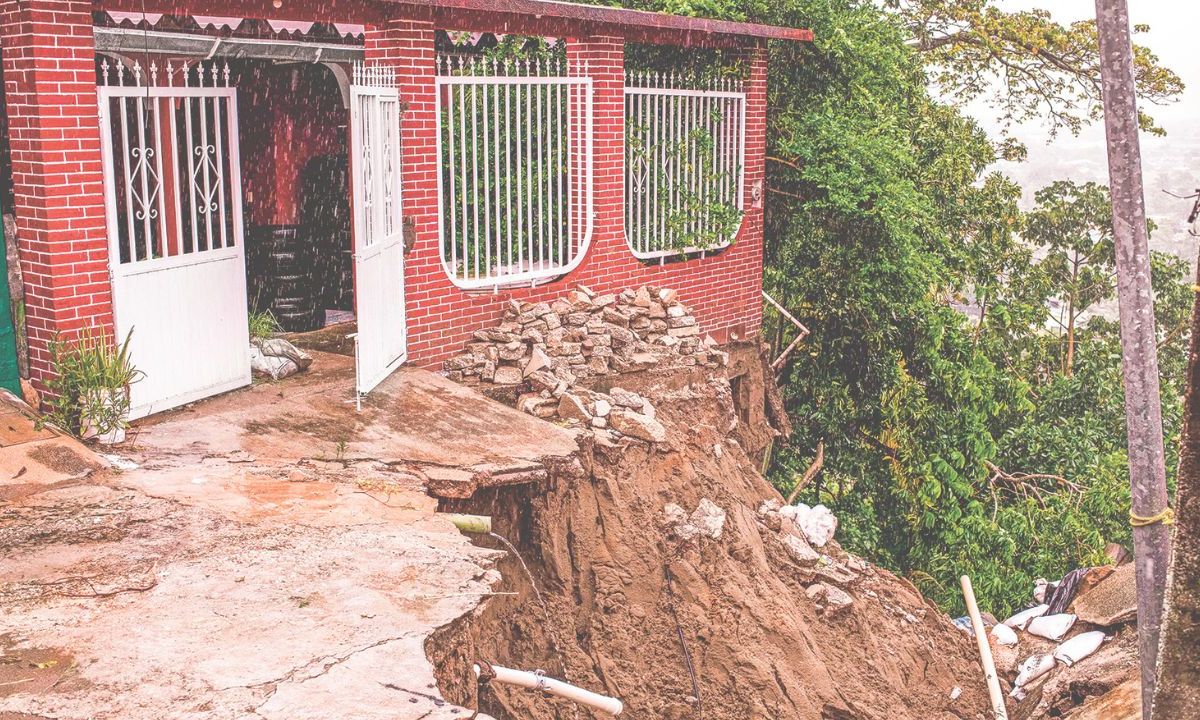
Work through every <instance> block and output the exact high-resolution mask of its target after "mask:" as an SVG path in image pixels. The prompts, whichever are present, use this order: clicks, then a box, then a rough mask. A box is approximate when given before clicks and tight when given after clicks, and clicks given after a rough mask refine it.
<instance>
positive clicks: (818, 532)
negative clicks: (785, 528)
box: [779, 503, 838, 547]
mask: <svg viewBox="0 0 1200 720" xmlns="http://www.w3.org/2000/svg"><path fill="white" fill-rule="evenodd" d="M779 514H780V515H782V516H783V517H785V518H787V519H789V520H791V521H792V522H794V523H796V527H798V528H800V532H802V533H804V537H806V538H808V542H810V543H811V544H812V545H813V547H825V543H827V542H829V541H830V540H832V539H833V534H834V533H835V532H837V524H838V521H837V517H836V516H835V515H834V514H833V512H832V511H830V509H829V508H827V507H825V506H824V505H816V506H814V507H809V506H808V505H805V504H804V503H798V504H796V505H784V506H783V507H782V508H780V509H779Z"/></svg>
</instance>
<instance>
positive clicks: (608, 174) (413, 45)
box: [367, 21, 767, 367]
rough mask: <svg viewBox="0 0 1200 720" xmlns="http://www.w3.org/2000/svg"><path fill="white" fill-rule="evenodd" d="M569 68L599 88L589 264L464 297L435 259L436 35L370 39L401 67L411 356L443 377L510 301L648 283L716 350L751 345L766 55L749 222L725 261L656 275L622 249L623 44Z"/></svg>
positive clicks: (669, 267)
mask: <svg viewBox="0 0 1200 720" xmlns="http://www.w3.org/2000/svg"><path fill="white" fill-rule="evenodd" d="M567 54H568V62H569V63H571V67H572V68H574V69H575V72H578V71H579V70H578V69H579V68H581V67H583V63H584V62H585V61H586V64H587V65H586V66H587V68H588V74H589V75H590V76H591V77H592V79H593V85H594V100H593V101H594V115H593V122H594V185H595V193H594V204H595V213H596V214H595V225H594V230H593V235H592V241H591V245H590V247H589V250H588V254H587V256H586V258H585V259H584V260H583V262H582V263H581V264H580V266H579V267H578V268H577V269H576V270H575V271H574V272H572V273H570V274H569V275H568V276H566V277H564V278H562V279H560V280H558V281H555V282H552V283H548V284H545V285H540V286H538V287H534V288H528V287H526V288H513V289H503V288H502V289H501V290H500V291H499V292H494V291H491V290H488V291H472V292H464V291H463V290H460V289H459V288H457V287H455V286H454V284H453V283H452V282H451V281H450V279H449V278H448V277H447V276H446V273H445V272H444V270H443V268H442V265H441V259H440V253H439V249H438V225H437V213H438V199H437V170H438V169H437V165H436V147H437V146H436V143H437V118H436V115H435V104H434V100H435V97H434V86H433V73H434V65H433V63H434V27H433V25H432V24H430V23H423V22H419V21H392V22H389V23H386V24H385V25H382V26H379V27H375V28H371V29H369V30H368V33H367V58H368V59H369V60H375V61H382V62H387V63H389V64H392V65H394V66H395V67H396V72H397V76H398V80H399V86H400V95H401V100H403V101H404V102H405V103H406V104H407V106H408V111H407V113H406V115H405V117H404V120H403V139H404V156H403V157H404V169H403V172H404V213H405V217H406V218H407V221H408V222H412V223H413V224H414V230H415V243H414V245H413V248H412V251H411V252H410V253H409V255H408V256H407V259H406V263H407V265H406V271H405V279H406V290H407V295H406V310H407V314H408V349H409V357H410V360H411V361H412V362H414V363H416V364H419V365H422V366H427V367H436V366H438V365H440V363H441V362H442V361H443V360H444V359H446V358H447V357H449V356H450V355H452V354H454V353H456V352H457V351H459V350H461V348H462V346H463V343H465V342H466V341H467V340H468V339H469V338H470V336H471V333H473V332H474V331H476V330H479V329H482V328H485V327H489V326H491V325H494V324H495V323H496V322H498V320H499V317H500V313H501V311H502V308H503V307H504V305H505V303H506V301H507V300H509V299H510V298H515V299H518V300H543V299H549V298H554V297H558V296H560V295H562V294H563V293H565V292H566V291H567V290H568V289H569V288H572V287H575V286H576V285H579V284H583V285H587V286H588V287H590V288H591V289H593V290H596V291H597V292H608V291H614V290H620V289H623V288H626V287H637V286H640V285H645V284H650V285H658V286H662V287H671V288H675V289H677V290H678V291H679V293H680V296H681V298H682V299H683V300H684V302H686V303H687V304H688V305H689V306H691V307H692V309H693V311H694V312H695V314H696V317H697V319H698V320H699V322H700V324H701V326H702V327H703V328H704V329H705V331H707V332H709V333H711V334H712V335H713V336H714V337H715V338H716V339H717V340H719V341H725V340H727V339H730V338H732V337H746V336H747V335H749V334H751V333H753V332H756V331H757V330H758V328H759V326H760V324H761V321H762V299H761V294H760V293H761V289H762V227H763V223H762V220H763V217H762V203H761V201H760V200H759V199H757V197H758V194H759V193H760V192H761V183H762V179H763V164H764V160H765V158H764V156H765V150H766V145H765V140H766V76H767V75H766V74H767V65H766V51H765V49H759V48H755V49H751V50H748V51H746V55H747V57H746V60H747V61H748V65H749V68H750V76H749V82H748V84H747V92H748V96H749V97H748V104H747V120H746V135H747V137H746V183H745V188H746V190H745V191H746V193H747V197H746V198H745V207H746V208H747V210H746V213H745V219H744V221H743V223H742V228H741V231H740V232H739V234H738V238H737V241H736V242H735V243H734V245H733V246H732V247H731V248H729V249H728V250H725V251H724V252H721V253H719V254H717V255H713V256H709V257H705V258H698V257H697V258H693V259H690V260H686V261H674V262H667V263H665V264H648V263H644V262H641V261H639V260H637V259H636V258H634V257H633V255H632V254H631V252H630V250H629V246H628V245H627V243H626V241H625V213H624V197H625V169H624V153H625V148H624V138H625V127H624V122H625V120H624V102H625V96H624V43H623V41H622V40H621V39H620V38H615V37H589V38H582V39H576V40H570V41H568V45H567Z"/></svg>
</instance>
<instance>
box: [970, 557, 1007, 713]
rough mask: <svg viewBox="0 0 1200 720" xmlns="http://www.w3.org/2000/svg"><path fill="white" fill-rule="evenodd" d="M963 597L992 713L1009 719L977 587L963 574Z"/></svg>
mask: <svg viewBox="0 0 1200 720" xmlns="http://www.w3.org/2000/svg"><path fill="white" fill-rule="evenodd" d="M961 582H962V591H963V599H964V600H966V603H967V615H969V616H970V618H971V628H972V629H973V630H974V631H975V644H976V645H977V646H978V647H979V661H980V663H982V664H983V677H984V679H985V680H986V681H987V689H988V697H989V698H990V699H991V701H992V714H993V717H994V718H995V720H1008V708H1007V707H1005V705H1004V695H1003V693H1001V692H1000V678H999V677H998V676H997V675H996V662H995V661H994V660H992V646H991V645H989V644H988V639H987V628H985V627H984V626H983V618H981V617H980V616H979V606H978V605H976V604H975V589H974V588H973V587H971V578H969V577H967V576H966V575H963V576H962V580H961Z"/></svg>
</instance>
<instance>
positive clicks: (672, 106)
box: [625, 72, 746, 260]
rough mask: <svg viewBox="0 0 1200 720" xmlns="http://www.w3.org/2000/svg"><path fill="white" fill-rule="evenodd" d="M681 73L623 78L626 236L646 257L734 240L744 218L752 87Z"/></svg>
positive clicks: (704, 248) (718, 245)
mask: <svg viewBox="0 0 1200 720" xmlns="http://www.w3.org/2000/svg"><path fill="white" fill-rule="evenodd" d="M697 84H698V83H695V82H688V81H685V80H683V79H681V78H679V77H678V76H677V75H675V74H669V73H657V72H655V73H651V72H640V73H630V74H628V75H627V76H626V79H625V236H626V240H627V241H628V243H629V248H630V250H632V251H633V254H634V256H635V257H638V258H640V259H659V260H665V258H667V257H668V256H671V255H681V254H682V255H687V254H692V253H697V252H699V253H703V252H707V251H711V250H717V249H720V248H724V247H728V246H729V245H730V243H732V242H733V239H734V237H735V236H736V235H737V230H738V228H739V227H740V225H741V218H742V209H743V195H744V192H743V191H744V185H745V172H744V171H745V154H746V93H745V92H744V91H743V88H742V85H741V82H740V81H738V80H731V79H719V80H713V81H710V82H708V83H707V87H705V88H702V89H697V88H695V87H685V86H687V85H692V86H695V85H697Z"/></svg>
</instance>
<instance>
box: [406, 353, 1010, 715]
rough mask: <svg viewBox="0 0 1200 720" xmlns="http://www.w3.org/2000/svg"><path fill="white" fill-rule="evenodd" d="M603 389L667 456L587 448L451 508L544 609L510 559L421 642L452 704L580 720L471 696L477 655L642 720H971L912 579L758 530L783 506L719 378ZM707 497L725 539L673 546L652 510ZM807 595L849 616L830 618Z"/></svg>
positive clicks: (966, 679) (684, 374)
mask: <svg viewBox="0 0 1200 720" xmlns="http://www.w3.org/2000/svg"><path fill="white" fill-rule="evenodd" d="M604 382H606V383H608V385H609V386H611V385H612V384H614V383H619V384H620V385H621V386H622V387H624V388H626V389H630V390H634V391H635V392H639V393H641V394H643V395H645V396H646V397H648V398H650V399H651V400H652V401H653V402H654V405H655V407H656V408H657V412H658V419H659V420H661V421H662V423H663V424H664V425H665V426H666V427H667V430H668V439H667V442H665V443H658V444H650V443H645V442H641V441H636V440H632V439H630V438H623V439H621V440H620V441H619V442H617V443H613V442H611V441H606V440H603V439H600V440H595V441H592V442H589V440H588V438H587V436H586V433H585V436H584V440H583V450H582V451H581V458H580V460H581V462H580V465H582V467H583V471H582V473H580V472H579V471H578V470H577V469H576V470H572V469H571V468H570V467H568V466H567V465H564V467H563V468H561V469H560V471H559V472H555V473H552V477H551V478H550V480H549V481H547V482H546V483H544V484H542V485H538V486H524V487H510V488H497V489H493V490H486V491H481V492H480V493H477V494H476V495H475V496H474V497H473V498H471V499H470V500H463V501H444V504H445V505H446V506H449V507H451V508H453V509H457V510H466V511H473V512H480V513H486V514H490V515H492V516H493V517H494V523H495V527H496V529H497V531H498V532H500V533H504V534H506V535H508V536H509V537H510V538H511V540H512V541H513V542H514V543H515V544H516V545H517V546H518V547H519V548H520V549H521V551H522V554H523V555H524V556H525V558H526V560H527V562H528V564H529V567H530V569H531V571H532V573H533V575H534V577H535V578H536V582H537V584H538V585H539V586H540V587H541V590H542V595H543V596H544V600H545V603H546V610H545V611H544V612H543V610H542V609H541V608H540V607H539V604H538V601H537V599H536V598H535V597H534V596H533V594H532V592H531V591H530V584H529V582H528V580H526V579H525V578H524V576H523V570H522V568H521V566H520V565H519V564H518V563H517V561H515V560H514V559H513V558H511V557H510V558H508V559H507V560H505V561H503V562H502V564H501V569H502V571H503V575H504V578H505V580H504V583H503V585H504V586H503V587H500V588H498V590H502V591H516V592H518V593H519V594H518V595H517V596H515V597H514V596H498V597H495V598H493V599H492V600H491V601H490V602H489V603H488V605H487V606H486V608H485V609H484V610H482V611H480V612H478V613H476V614H475V615H473V616H471V617H469V618H464V619H461V620H459V621H457V622H456V623H454V624H453V625H451V626H450V627H448V628H447V629H445V630H444V631H443V632H441V633H439V634H438V635H435V636H434V637H432V638H431V639H430V641H429V642H428V643H427V648H426V649H427V652H428V653H429V655H430V659H431V660H432V661H433V663H434V666H435V668H437V674H438V678H439V683H440V689H441V691H442V693H443V695H444V696H445V697H446V698H447V699H448V700H451V701H452V702H455V703H457V704H461V705H464V706H466V707H471V708H479V709H480V710H481V711H483V712H485V713H489V714H491V715H494V716H495V717H497V718H521V719H526V718H528V719H532V720H542V719H548V718H575V717H578V718H585V717H590V716H591V715H590V713H589V712H588V711H585V710H582V709H577V708H575V707H573V706H571V705H569V704H566V703H563V702H562V701H556V700H553V699H550V698H548V697H543V696H541V695H539V694H535V693H531V692H528V691H524V690H519V689H514V688H512V687H504V686H496V685H486V686H483V688H482V689H479V686H477V684H476V681H475V678H474V675H473V673H472V671H471V664H472V663H473V662H474V661H475V660H476V659H485V660H487V661H490V662H492V663H498V664H501V665H505V666H508V667H515V668H520V669H526V670H533V669H543V670H545V671H546V673H547V674H549V675H552V676H555V677H559V678H562V677H565V678H566V679H567V680H568V681H570V682H573V683H576V684H579V685H582V686H584V687H587V688H589V689H592V690H596V691H598V692H604V693H606V694H611V695H615V696H617V697H619V698H620V699H622V700H623V701H624V702H625V706H626V711H625V713H624V714H623V715H622V717H627V718H635V719H643V718H644V719H659V718H665V719H670V718H708V719H709V720H718V719H728V720H734V719H735V718H736V719H739V720H743V719H746V718H804V719H808V718H825V719H829V720H850V719H857V718H864V719H865V718H880V719H882V718H888V719H889V720H906V719H909V718H912V719H918V718H919V719H920V720H929V719H931V718H977V717H980V718H982V717H984V712H985V709H986V699H985V694H986V693H985V690H984V688H983V684H982V682H981V672H980V671H979V666H978V663H977V661H976V660H975V659H974V658H975V656H974V652H973V649H972V647H971V646H970V644H969V642H968V640H967V638H966V636H965V635H964V634H962V633H960V632H959V631H957V630H955V629H954V628H953V626H952V625H951V623H950V622H949V620H948V619H947V618H946V617H945V616H943V615H942V614H940V613H939V612H938V611H937V610H936V609H935V608H934V607H932V606H931V605H927V604H926V602H925V601H924V600H923V598H922V597H921V596H920V595H919V594H918V593H917V592H916V590H915V589H914V588H913V587H912V586H911V585H910V584H909V583H908V582H906V581H905V580H903V579H900V578H897V577H895V576H894V575H892V574H890V573H888V572H885V571H882V570H877V569H874V568H871V567H869V566H867V565H866V564H865V563H862V562H861V561H860V560H858V559H857V558H853V557H850V556H849V555H847V554H846V553H844V552H843V551H841V550H840V549H839V548H837V547H836V544H830V545H827V546H826V547H825V548H822V549H821V550H820V551H821V552H822V553H824V554H826V555H828V556H829V557H828V558H826V559H822V560H821V561H819V562H816V563H813V562H805V561H803V560H802V559H801V558H798V557H797V555H796V553H794V552H793V551H791V550H789V549H788V548H787V547H786V546H785V545H784V543H783V541H782V539H783V538H784V537H785V534H784V533H781V532H779V530H777V529H772V528H770V527H768V526H767V525H766V524H765V523H764V517H763V516H762V515H760V513H759V511H758V508H759V506H760V505H761V503H762V502H763V501H764V500H768V499H771V498H776V499H777V498H778V494H777V493H776V492H775V491H774V490H773V489H772V487H771V486H770V485H769V484H768V483H767V481H766V480H764V479H763V478H762V477H761V476H760V475H759V473H758V472H757V471H756V469H755V466H754V463H753V461H752V460H751V458H750V457H749V455H748V453H747V451H746V450H745V449H743V447H742V446H741V445H740V444H739V443H738V441H737V438H739V437H741V438H743V439H745V438H747V437H751V436H752V434H751V433H750V432H749V431H750V430H752V429H751V428H747V427H745V426H744V425H742V426H740V425H739V421H738V415H739V409H740V408H735V406H734V402H733V398H732V395H731V388H730V384H729V382H728V380H726V379H725V373H724V370H723V369H704V368H692V369H690V370H686V371H681V370H678V369H676V370H673V371H668V372H662V373H657V374H656V373H641V374H638V375H626V376H623V377H620V378H619V379H616V380H614V379H611V378H610V379H608V380H605V381H604ZM747 382H753V383H761V374H760V375H759V376H758V377H757V378H753V377H752V378H749V379H746V378H743V379H742V381H741V384H742V385H744V384H745V383H747ZM602 389H605V390H606V389H607V388H602ZM744 390H745V388H744V387H740V388H739V391H744ZM743 410H744V409H743ZM744 416H745V414H744V412H743V417H744ZM705 498H707V499H709V500H710V501H712V502H714V503H715V504H716V505H718V506H719V507H720V508H721V509H722V510H723V511H724V512H725V514H726V519H725V522H724V525H723V528H722V532H721V534H720V537H719V538H716V539H709V538H705V537H700V538H694V539H692V540H689V541H683V540H681V539H679V538H678V536H677V533H673V532H672V529H671V527H669V526H668V524H667V521H666V518H665V516H664V510H663V509H664V506H665V505H667V504H668V503H676V504H678V505H680V506H682V507H683V508H684V509H685V510H686V511H687V512H691V511H692V510H693V509H694V508H696V507H697V505H698V504H699V503H700V502H701V500H702V499H705ZM784 530H785V532H786V530H787V528H784ZM668 578H671V579H668ZM820 583H824V584H825V585H826V586H827V588H826V589H828V588H832V589H833V590H832V591H830V592H836V591H837V590H841V591H845V592H846V593H848V594H849V596H850V597H851V598H852V600H853V601H852V603H851V604H850V605H849V606H846V607H844V608H840V609H836V608H835V607H834V605H833V604H832V603H831V602H830V601H829V599H828V598H827V597H825V596H826V595H827V593H826V589H818V590H814V588H817V587H819V584H820ZM681 638H682V642H681ZM685 647H686V650H685ZM685 653H686V654H685ZM688 655H690V660H691V664H692V666H693V670H692V672H689V668H688V659H687V656H688ZM693 675H694V680H693ZM694 687H695V688H698V697H696V695H697V691H696V690H694V689H693V688H694ZM956 687H959V688H961V693H956V692H955V688H956ZM955 695H957V697H956V698H955V697H954V696H955Z"/></svg>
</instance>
